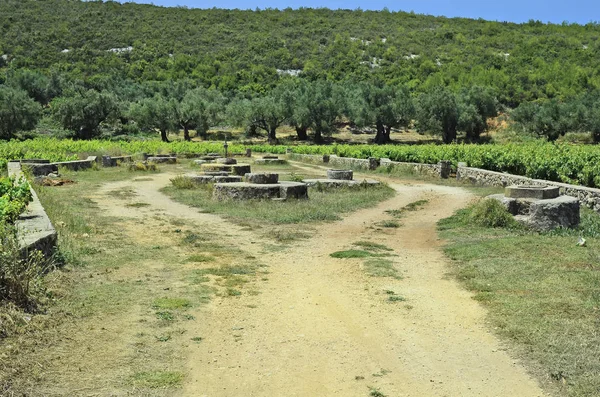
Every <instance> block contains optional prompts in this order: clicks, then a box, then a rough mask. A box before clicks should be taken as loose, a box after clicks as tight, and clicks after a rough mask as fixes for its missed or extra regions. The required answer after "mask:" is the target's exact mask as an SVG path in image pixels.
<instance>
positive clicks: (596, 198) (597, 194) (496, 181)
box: [456, 166, 600, 212]
mask: <svg viewBox="0 0 600 397" xmlns="http://www.w3.org/2000/svg"><path fill="white" fill-rule="evenodd" d="M456 179H457V180H462V181H467V182H471V183H473V184H477V185H483V186H498V187H505V186H508V185H534V186H542V185H547V186H556V187H558V188H559V190H560V194H561V195H568V196H573V197H577V198H578V199H579V200H580V201H581V204H583V205H585V206H586V207H589V208H591V209H593V210H594V211H598V212H600V189H594V188H590V187H585V186H578V185H569V184H567V183H560V182H551V181H545V180H543V179H532V178H527V177H525V176H519V175H512V174H505V173H502V172H495V171H488V170H482V169H480V168H471V167H462V166H459V167H458V169H457V171H456Z"/></svg>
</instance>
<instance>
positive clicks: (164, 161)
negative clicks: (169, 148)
mask: <svg viewBox="0 0 600 397" xmlns="http://www.w3.org/2000/svg"><path fill="white" fill-rule="evenodd" d="M146 161H149V162H151V163H154V164H175V163H177V157H163V156H160V157H159V156H153V157H148V158H147V159H146Z"/></svg>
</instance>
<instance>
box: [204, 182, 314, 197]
mask: <svg viewBox="0 0 600 397" xmlns="http://www.w3.org/2000/svg"><path fill="white" fill-rule="evenodd" d="M213 198H214V199H216V200H267V199H291V198H296V199H307V198H308V186H307V185H306V184H304V183H299V182H281V183H270V184H258V183H247V182H240V183H227V184H224V183H223V184H221V183H216V184H215V187H214V190H213Z"/></svg>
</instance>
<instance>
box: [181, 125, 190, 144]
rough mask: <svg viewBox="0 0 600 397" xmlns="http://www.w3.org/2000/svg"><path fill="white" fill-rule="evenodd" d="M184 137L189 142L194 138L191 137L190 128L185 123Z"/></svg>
mask: <svg viewBox="0 0 600 397" xmlns="http://www.w3.org/2000/svg"><path fill="white" fill-rule="evenodd" d="M183 139H185V140H186V141H188V142H189V141H191V140H192V138H190V129H189V128H188V127H187V126H185V125H184V126H183Z"/></svg>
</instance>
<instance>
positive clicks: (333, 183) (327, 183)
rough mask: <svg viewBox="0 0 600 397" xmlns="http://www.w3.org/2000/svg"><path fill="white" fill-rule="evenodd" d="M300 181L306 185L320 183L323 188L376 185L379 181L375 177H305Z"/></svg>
mask: <svg viewBox="0 0 600 397" xmlns="http://www.w3.org/2000/svg"><path fill="white" fill-rule="evenodd" d="M302 182H304V183H306V184H307V185H308V186H317V185H321V186H323V187H325V188H335V187H343V186H359V185H366V186H376V185H380V184H381V182H379V181H377V180H375V179H363V180H362V181H357V180H356V181H355V180H351V181H348V180H344V179H305V180H303V181H302Z"/></svg>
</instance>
